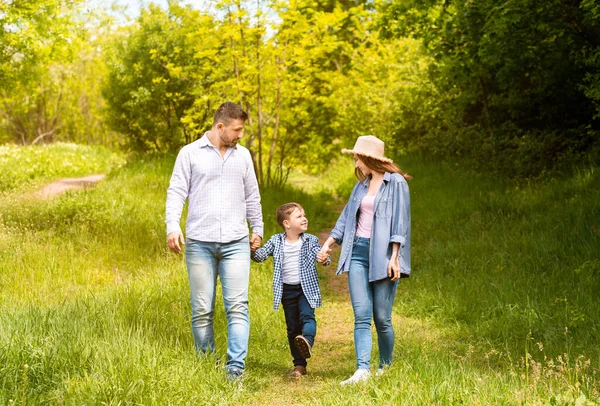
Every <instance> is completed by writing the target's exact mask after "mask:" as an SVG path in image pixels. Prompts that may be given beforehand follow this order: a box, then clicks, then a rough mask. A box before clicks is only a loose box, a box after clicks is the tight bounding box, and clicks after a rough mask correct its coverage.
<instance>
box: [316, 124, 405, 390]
mask: <svg viewBox="0 0 600 406" xmlns="http://www.w3.org/2000/svg"><path fill="white" fill-rule="evenodd" d="M383 151H384V143H383V141H381V140H380V139H378V138H377V137H374V136H372V135H367V136H362V137H358V139H357V140H356V144H355V145H354V149H352V150H347V149H343V150H342V153H345V154H354V161H355V164H354V166H355V174H356V177H357V178H358V182H357V183H356V185H355V186H354V189H353V190H352V194H351V195H350V198H349V199H348V203H347V204H346V207H345V208H344V211H343V212H342V214H341V215H340V217H339V219H338V221H337V223H336V225H335V227H334V229H333V230H331V233H330V236H329V238H328V239H327V241H326V242H325V244H324V245H323V248H322V249H321V251H320V253H319V255H320V256H324V255H325V254H327V253H328V252H329V251H331V249H330V246H331V244H332V243H334V242H336V243H338V244H340V245H341V246H342V252H341V254H340V260H339V263H338V270H337V274H338V275H339V274H341V273H343V272H348V287H349V289H350V299H351V301H352V309H353V311H354V347H355V350H356V366H357V369H356V372H355V373H354V375H352V377H350V378H349V379H347V380H345V381H343V382H341V384H342V385H347V384H352V383H356V382H360V381H363V380H366V379H368V378H369V376H370V375H371V373H370V370H369V363H370V359H371V347H372V342H371V341H372V340H371V320H372V319H374V320H375V327H376V329H377V342H378V345H379V370H378V372H377V374H378V375H379V374H382V373H383V372H384V371H385V369H386V368H387V367H389V365H390V364H391V362H392V357H393V353H394V329H393V327H392V305H393V304H394V297H395V294H396V288H397V286H398V281H399V279H400V278H401V277H408V276H409V275H410V197H409V192H408V184H407V182H406V179H409V178H410V177H409V176H408V175H405V174H403V173H402V172H401V171H400V169H399V168H398V167H397V166H396V165H394V163H393V162H392V160H391V159H389V158H386V157H385V156H384V154H383Z"/></svg>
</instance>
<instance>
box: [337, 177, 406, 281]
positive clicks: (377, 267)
mask: <svg viewBox="0 0 600 406" xmlns="http://www.w3.org/2000/svg"><path fill="white" fill-rule="evenodd" d="M369 182H370V178H367V179H365V180H364V181H363V182H357V183H356V185H354V189H352V194H351V195H350V199H349V200H348V203H347V204H346V207H344V211H342V214H340V217H339V219H338V221H337V223H336V224H335V227H334V228H333V230H331V237H332V238H333V239H335V241H336V242H337V243H338V244H340V245H341V246H342V253H341V254H340V260H339V263H338V269H337V274H338V275H339V274H341V273H342V272H348V271H349V270H350V260H351V258H352V247H353V244H354V236H355V234H356V226H357V222H358V213H359V208H360V202H361V200H362V198H363V197H365V196H366V195H367V191H368V189H369ZM394 242H397V243H400V250H399V253H398V254H399V256H400V276H401V277H402V278H406V277H408V276H410V195H409V191H408V183H407V182H406V179H404V177H403V176H402V175H400V174H398V173H389V172H386V173H385V174H384V175H383V182H382V184H381V187H380V188H379V190H378V191H377V194H376V195H375V203H374V206H373V226H372V228H371V243H370V252H369V281H370V282H373V281H377V280H380V279H385V278H387V277H388V274H387V272H388V264H389V262H390V258H391V256H392V243H394Z"/></svg>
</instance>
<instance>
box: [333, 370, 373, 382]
mask: <svg viewBox="0 0 600 406" xmlns="http://www.w3.org/2000/svg"><path fill="white" fill-rule="evenodd" d="M370 376H371V372H369V370H368V369H362V368H361V369H357V370H356V372H355V373H354V375H352V376H351V377H350V378H348V379H346V380H345V381H342V382H340V385H350V384H355V383H358V382H362V381H366V380H367V379H369V377H370Z"/></svg>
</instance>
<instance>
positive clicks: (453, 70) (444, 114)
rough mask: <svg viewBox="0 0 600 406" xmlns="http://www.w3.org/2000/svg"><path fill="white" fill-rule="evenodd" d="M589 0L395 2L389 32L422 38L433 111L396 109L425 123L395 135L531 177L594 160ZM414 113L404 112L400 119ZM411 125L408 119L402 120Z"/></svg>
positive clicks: (386, 17)
mask: <svg viewBox="0 0 600 406" xmlns="http://www.w3.org/2000/svg"><path fill="white" fill-rule="evenodd" d="M591 3H592V2H589V3H587V2H583V3H582V4H581V6H580V5H579V4H578V3H565V2H561V1H550V2H543V3H539V2H535V1H530V0H520V1H510V2H508V1H503V2H497V1H483V2H481V1H480V2H469V1H459V2H451V3H448V2H425V3H423V2H411V1H408V2H392V3H390V4H387V5H386V6H384V7H382V19H381V21H380V25H381V27H382V29H383V32H384V35H385V37H392V38H393V37H396V36H400V37H403V36H413V37H416V38H419V39H421V40H422V41H423V45H424V48H425V49H426V50H427V52H428V54H429V55H430V56H431V57H432V58H433V59H432V61H431V62H430V63H429V70H430V80H431V83H432V84H433V85H434V89H431V90H432V91H430V92H428V94H426V98H427V99H428V104H430V105H432V106H433V108H432V109H431V108H427V109H425V110H424V111H423V110H421V109H420V104H418V105H415V106H408V107H402V108H400V109H399V111H400V115H401V116H404V117H406V116H407V113H410V115H412V114H414V113H421V116H423V115H424V116H425V117H427V120H428V121H429V124H427V125H425V126H422V125H418V124H419V123H418V122H417V125H416V126H415V130H416V131H415V130H413V131H410V128H409V131H407V132H402V133H397V136H398V137H399V138H401V139H407V140H415V141H416V143H415V144H416V145H419V146H422V147H425V148H427V149H429V150H431V151H434V152H436V153H438V154H440V155H444V156H456V155H459V156H467V157H469V158H470V159H471V160H472V161H473V162H474V163H475V164H477V165H478V166H480V167H487V168H492V169H496V170H499V171H501V172H503V173H510V174H511V175H513V176H516V175H526V176H527V175H537V174H539V173H540V172H542V171H543V170H545V169H548V168H552V167H557V166H558V167H563V168H564V167H568V166H570V165H572V163H573V161H574V160H576V159H579V158H580V157H582V156H584V155H586V154H588V153H590V152H593V154H594V159H598V155H597V150H598V142H599V138H598V123H597V121H596V119H595V115H597V103H595V100H596V99H595V97H596V95H595V94H596V92H597V90H596V88H597V74H598V66H599V65H598V64H597V61H596V57H595V55H596V53H597V52H598V49H599V48H598V47H600V25H599V24H598V20H597V19H595V18H594V15H595V14H594V13H597V7H594V6H592V4H591ZM406 118H407V119H410V117H406ZM407 124H408V125H407V127H410V125H411V124H412V122H411V121H408V122H407Z"/></svg>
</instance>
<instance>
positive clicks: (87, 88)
mask: <svg viewBox="0 0 600 406" xmlns="http://www.w3.org/2000/svg"><path fill="white" fill-rule="evenodd" d="M0 25H2V26H3V27H4V28H5V29H3V30H1V31H0V142H2V143H4V142H12V143H19V144H23V145H25V144H35V143H38V142H48V141H76V142H86V143H95V144H98V143H102V144H105V145H115V144H117V142H115V140H114V134H110V133H109V132H108V130H107V128H106V126H105V125H104V123H103V121H102V117H101V114H100V111H101V110H102V109H103V102H104V101H103V99H102V97H101V95H100V89H99V83H100V81H101V78H102V77H103V75H104V72H105V70H106V69H105V67H104V65H103V64H102V61H101V59H100V58H99V54H100V52H101V51H100V50H101V48H102V42H103V38H104V37H105V36H106V35H107V32H108V28H107V27H106V21H105V20H103V18H102V16H97V15H94V14H92V13H90V12H88V11H87V10H85V9H84V8H83V7H81V1H72V0H68V1H66V0H47V1H27V2H21V1H12V2H8V3H3V4H2V5H0Z"/></svg>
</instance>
